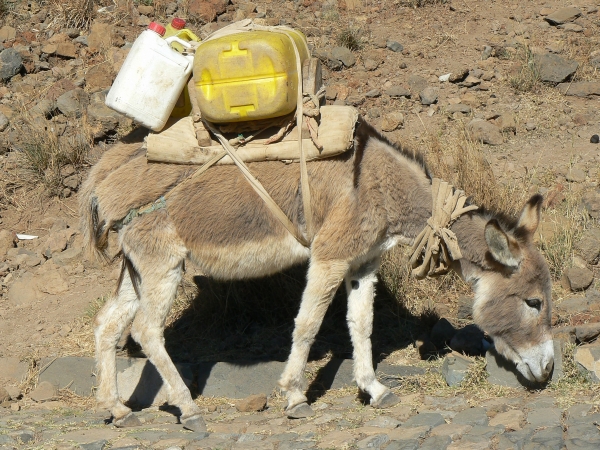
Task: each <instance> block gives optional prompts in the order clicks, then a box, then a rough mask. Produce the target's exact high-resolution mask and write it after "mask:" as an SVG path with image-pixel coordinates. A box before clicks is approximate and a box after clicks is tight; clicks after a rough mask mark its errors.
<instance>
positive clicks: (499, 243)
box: [473, 195, 554, 382]
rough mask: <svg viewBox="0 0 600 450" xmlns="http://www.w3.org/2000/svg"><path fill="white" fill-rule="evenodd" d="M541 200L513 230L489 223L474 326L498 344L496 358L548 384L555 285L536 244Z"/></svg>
mask: <svg viewBox="0 0 600 450" xmlns="http://www.w3.org/2000/svg"><path fill="white" fill-rule="evenodd" d="M542 200H543V199H542V197H541V196H540V195H536V196H533V197H532V198H531V199H530V200H529V201H528V202H527V204H526V205H525V207H524V208H523V211H522V212H521V215H520V218H519V220H518V222H517V224H516V226H515V227H514V228H512V229H510V230H506V229H504V228H503V227H502V226H501V225H500V223H499V222H498V221H497V220H496V219H491V220H488V221H487V222H486V223H485V225H484V232H483V234H484V236H483V237H484V240H485V244H484V245H486V246H487V250H486V251H485V256H484V259H485V261H482V263H483V264H482V267H480V268H478V269H477V270H476V273H475V274H473V275H474V281H475V283H474V287H475V304H474V307H473V318H474V319H475V322H476V323H477V324H478V325H479V326H481V328H482V329H483V330H484V331H486V332H487V333H488V334H489V335H490V336H491V337H492V338H493V339H494V345H495V347H496V350H497V351H498V353H500V354H501V355H503V356H504V357H505V358H507V359H508V360H510V361H513V362H514V363H515V364H516V366H517V369H518V370H519V372H521V373H522V374H523V376H524V377H525V378H527V379H528V380H529V381H534V382H543V381H546V380H547V379H548V377H549V376H550V373H551V371H552V368H553V366H554V347H553V344H552V333H551V331H550V325H551V290H552V282H551V279H550V271H549V270H548V265H547V264H546V261H545V260H544V258H543V257H542V255H541V254H540V252H539V251H538V250H537V248H536V247H535V245H534V244H533V234H534V233H535V230H536V229H537V227H538V224H539V221H540V210H541V205H542ZM482 241H483V240H480V242H481V243H482V244H483V242H482Z"/></svg>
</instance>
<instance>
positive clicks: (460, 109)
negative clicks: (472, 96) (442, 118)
mask: <svg viewBox="0 0 600 450" xmlns="http://www.w3.org/2000/svg"><path fill="white" fill-rule="evenodd" d="M471 111H472V110H471V107H470V106H469V105H463V104H462V103H455V104H454V105H448V106H447V107H446V112H447V113H448V114H454V113H462V114H471Z"/></svg>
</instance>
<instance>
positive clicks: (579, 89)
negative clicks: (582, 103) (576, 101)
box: [557, 81, 600, 97]
mask: <svg viewBox="0 0 600 450" xmlns="http://www.w3.org/2000/svg"><path fill="white" fill-rule="evenodd" d="M557 88H558V91H559V92H560V93H561V94H563V95H572V96H575V97H591V96H597V95H600V82H599V81H576V82H574V83H561V84H559V85H558V86H557Z"/></svg>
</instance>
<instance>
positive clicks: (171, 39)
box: [165, 36, 192, 49]
mask: <svg viewBox="0 0 600 450" xmlns="http://www.w3.org/2000/svg"><path fill="white" fill-rule="evenodd" d="M165 42H166V43H167V44H169V46H171V43H172V42H177V43H179V44H181V45H183V46H184V47H185V48H188V49H189V48H192V45H191V44H190V43H189V42H188V41H184V40H183V39H180V38H178V37H177V36H171V37H168V38H166V39H165Z"/></svg>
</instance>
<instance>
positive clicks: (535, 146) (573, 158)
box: [0, 0, 600, 358]
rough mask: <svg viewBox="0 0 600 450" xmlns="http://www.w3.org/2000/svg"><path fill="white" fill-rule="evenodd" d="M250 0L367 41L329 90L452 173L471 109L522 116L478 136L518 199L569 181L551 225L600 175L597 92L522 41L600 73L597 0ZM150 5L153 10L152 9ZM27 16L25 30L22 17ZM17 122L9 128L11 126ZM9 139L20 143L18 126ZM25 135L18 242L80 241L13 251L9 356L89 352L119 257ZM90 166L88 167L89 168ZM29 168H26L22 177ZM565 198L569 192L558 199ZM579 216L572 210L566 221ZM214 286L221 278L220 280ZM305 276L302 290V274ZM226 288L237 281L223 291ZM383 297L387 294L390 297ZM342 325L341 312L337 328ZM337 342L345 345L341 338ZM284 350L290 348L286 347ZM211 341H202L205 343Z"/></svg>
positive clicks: (310, 32)
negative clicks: (402, 93) (561, 83)
mask: <svg viewBox="0 0 600 450" xmlns="http://www.w3.org/2000/svg"><path fill="white" fill-rule="evenodd" d="M150 3H152V2H150ZM421 3H422V4H423V5H422V6H421V5H420V4H421ZM245 4H246V3H244V2H241V1H234V2H233V4H230V5H229V9H228V12H227V13H226V14H229V15H230V16H235V12H236V11H237V10H239V9H241V7H242V5H245ZM418 4H419V6H418ZM18 5H20V4H17V8H18V7H19V6H18ZM253 5H254V6H255V9H254V11H256V12H254V13H251V15H250V16H251V17H252V14H254V16H256V15H257V14H258V13H259V12H260V11H265V17H266V19H272V20H273V21H279V22H281V23H283V22H285V23H288V24H290V25H292V26H295V27H297V28H299V29H301V30H302V31H304V32H305V33H306V35H307V36H308V39H309V43H310V44H311V45H312V46H313V47H314V49H315V51H316V52H318V53H319V54H324V52H327V51H328V50H331V49H332V48H333V47H337V46H338V45H339V43H340V40H341V39H342V38H341V37H340V36H341V35H342V34H343V33H346V35H350V36H351V37H352V39H353V40H355V41H356V47H357V48H355V49H354V50H353V51H352V54H353V55H354V57H355V59H356V62H355V63H354V64H353V65H352V66H351V67H342V68H341V69H340V70H333V69H331V68H328V62H327V60H326V58H325V59H324V67H325V69H324V82H325V85H326V86H327V87H328V91H327V97H328V100H327V102H328V103H333V102H336V101H337V102H342V101H343V102H345V103H346V104H353V105H355V106H356V107H357V108H358V109H359V110H360V112H361V114H362V115H363V116H364V117H366V118H367V120H369V121H370V122H372V123H373V124H374V125H375V126H376V127H377V128H380V129H381V128H384V129H387V130H390V128H396V129H392V130H391V131H386V132H385V133H384V134H385V135H386V136H387V137H388V138H390V139H391V140H393V141H397V142H401V143H405V144H408V145H410V146H412V147H413V148H416V149H418V150H420V151H423V152H430V151H431V149H432V148H433V147H436V148H438V149H441V154H442V155H443V157H444V158H443V160H444V162H445V163H446V164H447V167H446V168H448V167H449V173H454V171H455V170H456V167H455V165H456V162H457V161H456V153H453V152H455V151H456V149H457V148H458V149H460V144H461V142H463V141H461V139H462V138H461V136H462V132H463V131H462V130H464V128H465V126H466V124H467V123H468V122H470V121H471V120H472V119H473V118H482V119H484V120H487V121H488V123H495V124H496V125H498V122H497V119H498V118H499V117H500V116H502V115H504V117H508V116H510V117H512V119H513V120H514V123H513V126H512V128H511V127H505V129H504V132H502V136H503V140H504V142H503V143H501V144H500V145H493V146H492V145H482V146H481V149H482V151H483V153H484V155H485V157H486V159H487V161H488V162H489V164H490V166H491V168H492V169H493V173H494V175H495V177H496V181H497V182H498V184H499V185H502V186H505V185H511V186H514V190H513V191H512V192H513V195H514V198H513V199H509V201H508V203H509V204H510V203H515V204H516V203H520V202H522V200H523V199H524V198H525V197H526V196H527V195H528V194H530V193H535V192H542V193H545V194H546V195H554V196H555V197H556V195H557V193H558V194H560V196H559V200H557V204H556V205H553V207H551V208H549V209H547V210H546V211H545V213H544V221H545V223H546V224H547V229H556V228H557V224H559V225H560V224H561V223H562V222H564V220H565V217H566V216H568V214H566V213H565V211H572V210H570V209H568V208H566V207H564V202H567V201H568V200H569V199H570V198H571V197H573V198H577V199H580V198H581V196H582V195H583V194H584V193H585V192H588V191H595V190H597V189H598V182H599V179H598V176H599V173H600V169H599V167H600V145H599V144H594V143H591V142H590V139H591V137H592V135H594V134H600V114H599V113H598V111H599V108H598V107H599V101H600V97H599V96H592V97H589V98H588V97H586V98H580V97H574V96H565V95H562V94H561V93H560V92H559V90H558V88H557V87H556V86H555V84H556V83H542V82H540V81H537V80H536V81H535V82H534V83H532V85H531V86H529V85H528V84H527V83H528V81H527V79H526V69H527V64H528V62H529V60H528V59H527V58H528V56H527V55H528V53H527V52H526V51H524V50H523V49H529V50H532V51H534V52H547V51H549V50H550V51H552V52H553V53H555V54H558V55H560V56H562V57H564V58H567V59H573V60H576V61H577V62H578V63H579V68H578V69H577V72H575V74H574V75H573V76H572V78H571V79H570V80H571V81H596V82H598V81H600V72H599V69H598V68H596V67H593V66H592V64H591V62H590V55H591V54H592V52H593V51H594V50H598V49H600V13H599V12H598V2H597V1H594V0H590V1H588V2H587V3H584V4H582V5H580V6H579V9H580V10H581V12H582V14H581V16H580V17H579V18H577V19H575V20H574V22H573V23H574V24H578V25H580V26H581V29H582V31H570V30H569V29H564V28H563V29H561V28H558V27H556V26H551V25H549V24H548V23H547V22H546V21H545V20H544V17H545V15H546V14H547V13H548V12H551V11H556V10H558V9H560V8H562V7H564V6H569V4H568V3H567V2H561V1H544V2H542V1H531V2H514V1H510V2H496V1H491V2H490V1H475V0H473V1H456V0H454V1H451V2H433V1H432V2H427V1H424V2H417V1H398V0H396V1H385V0H384V1H381V2H372V1H370V0H364V1H362V2H361V1H348V0H347V1H346V2H345V3H344V2H342V1H340V2H338V3H336V2H335V1H328V2H313V1H311V0H305V1H304V2H302V1H300V2H289V1H286V2H284V1H278V0H272V1H264V0H257V1H255V2H253ZM42 6H44V2H42ZM23 7H24V6H23ZM246 10H247V8H246ZM18 12H19V11H18V9H17V10H15V13H14V14H9V15H8V17H9V19H4V20H5V23H9V22H10V23H12V24H13V26H15V24H18V23H19V22H18V20H17V19H18V15H17V14H18ZM25 12H26V11H25ZM542 13H544V16H543V15H541V14H542ZM147 15H148V17H149V18H151V19H154V18H155V17H154V16H153V14H152V13H147ZM99 19H101V20H108V19H109V17H108V18H107V16H101V17H99ZM158 19H161V18H160V17H158ZM219 20H220V19H219ZM163 21H164V19H163ZM219 23H224V22H219ZM118 25H119V26H120V27H122V28H121V29H122V31H123V34H124V35H125V40H129V41H131V40H132V39H133V38H135V36H136V34H137V33H139V32H140V31H141V30H143V27H140V26H133V25H129V24H126V23H125V24H118ZM22 26H24V25H22ZM53 26H54V27H55V28H56V29H57V31H58V30H59V29H60V26H58V24H56V23H55V24H53ZM115 26H117V24H115ZM190 27H191V28H192V29H194V30H195V31H197V32H198V34H199V35H201V36H202V35H203V33H204V32H205V31H206V30H207V29H208V28H207V25H203V24H201V23H198V24H196V25H193V24H192V25H190ZM17 29H18V30H20V29H19V26H17ZM85 34H86V31H82V35H85ZM342 40H343V39H342ZM38 41H40V42H42V43H43V39H40V38H38ZM346 41H347V40H346ZM390 41H396V42H398V43H400V44H401V45H402V46H403V48H404V49H403V51H400V52H395V51H392V50H390V49H389V48H388V47H386V45H387V44H388V43H389V42H390ZM5 46H6V45H5ZM486 46H490V47H492V48H493V49H494V51H495V55H496V56H492V57H490V58H488V59H485V60H484V59H482V52H484V50H485V48H486ZM94 57H97V56H95V55H94V54H91V53H90V52H89V51H88V52H87V54H86V55H84V56H83V57H81V58H82V59H83V60H84V61H86V63H87V59H86V58H88V59H89V58H94ZM60 64H62V62H61V61H58V62H57V63H56V65H57V66H60ZM523 64H525V68H523ZM465 69H468V70H470V71H472V72H473V71H476V70H479V71H480V72H481V71H482V72H484V74H483V75H480V83H479V84H478V85H476V86H474V87H467V86H466V85H464V84H461V83H450V82H441V81H439V77H440V76H442V75H444V74H447V73H456V72H458V71H461V70H465ZM415 75H418V76H420V77H421V79H424V80H426V83H427V84H428V85H429V86H431V87H433V88H434V89H435V90H436V92H437V94H438V100H437V102H436V103H434V104H432V105H424V104H422V102H421V101H420V99H419V95H417V93H416V91H415V89H416V88H415V87H414V83H415V79H414V78H411V76H413V77H414V76H415ZM28 76H29V75H17V77H15V78H19V77H22V78H23V79H25V78H26V77H28ZM15 83H16V81H15V79H13V80H11V81H10V83H7V87H8V88H9V90H10V89H12V86H13V85H14V84H15ZM397 86H402V87H405V88H407V89H409V90H410V91H411V93H412V95H411V97H410V98H406V97H400V98H396V97H394V96H391V95H389V94H388V93H387V92H389V89H390V88H393V87H397ZM478 86H479V87H478ZM88 90H89V91H90V92H92V91H93V89H91V90H90V89H88ZM16 97H17V95H16V94H15V96H13V97H12V100H11V97H10V96H8V97H7V95H4V97H3V100H2V103H3V104H4V105H10V104H11V102H12V101H14V99H15V98H16ZM453 104H462V105H468V106H469V107H470V112H469V113H467V114H462V113H460V112H458V113H457V112H455V113H448V112H446V109H447V108H448V107H449V106H451V105H453ZM398 112H401V113H402V118H401V120H400V122H401V124H399V125H397V127H394V126H393V125H392V126H390V121H393V120H394V117H396V119H397V117H398V116H397V115H396V116H393V114H394V113H398ZM9 131H10V128H9V130H8V131H7V134H8V132H9ZM113 138H114V137H113ZM7 139H9V144H10V136H8V137H7ZM104 141H106V140H104ZM104 141H102V140H100V141H98V142H97V147H96V148H95V150H94V152H92V153H93V155H94V156H97V155H99V154H101V153H102V151H103V148H104V147H103V145H105V144H106V142H104ZM109 143H110V142H109ZM17 149H18V146H17V145H13V146H10V145H9V148H8V150H10V151H7V152H6V153H5V154H4V155H3V156H2V159H1V162H2V165H1V167H2V170H1V171H0V177H2V178H3V183H2V186H3V187H4V190H5V192H4V194H3V202H2V209H1V210H0V216H1V219H0V220H1V222H0V228H2V229H3V230H8V231H10V232H11V233H23V234H28V235H34V236H37V238H35V239H32V240H19V241H18V244H17V248H18V249H26V250H29V251H30V252H29V253H26V256H28V257H29V256H31V257H32V258H34V257H35V255H38V256H40V255H41V257H43V256H44V252H45V251H46V249H47V248H48V246H49V245H50V244H49V241H50V240H52V239H57V236H62V238H64V236H65V235H68V234H70V233H62V234H61V232H64V231H65V230H72V231H74V233H73V234H72V235H70V236H68V238H67V239H66V247H65V248H66V250H65V249H64V248H63V249H62V251H59V252H58V253H55V254H59V253H64V251H68V250H69V249H74V250H73V252H72V253H73V255H75V256H73V257H72V258H71V257H69V258H67V257H64V258H62V259H61V258H58V259H57V258H54V257H53V258H50V259H48V260H47V261H46V258H45V257H43V258H41V259H40V262H43V264H34V263H35V261H34V260H27V261H25V260H24V258H21V259H19V260H18V261H17V258H18V257H19V255H18V254H16V253H15V252H14V251H13V253H10V254H9V255H7V256H6V257H5V264H4V266H3V269H2V270H3V272H2V276H3V282H2V295H1V297H0V356H4V357H7V356H18V357H22V358H31V357H33V358H41V357H46V356H61V355H65V354H77V355H92V354H93V342H92V336H91V317H92V316H93V314H94V312H95V311H96V310H97V307H98V305H99V304H101V303H102V299H103V298H106V297H107V296H109V295H110V294H111V292H112V290H113V289H114V287H115V283H116V279H117V277H118V273H119V266H118V262H115V263H112V264H109V265H102V264H99V263H96V262H93V261H89V260H87V259H85V257H84V256H83V254H82V253H81V236H80V234H79V233H78V231H77V230H78V228H79V225H78V220H79V219H78V212H77V211H78V205H77V194H76V192H75V191H76V189H75V190H74V192H72V195H70V196H68V197H66V198H65V197H64V196H50V195H48V194H47V192H46V190H45V189H44V187H43V186H41V185H40V183H39V182H36V181H35V178H32V176H31V175H30V174H29V175H28V174H27V170H26V167H24V166H23V165H22V164H20V163H17V162H15V161H16V157H15V156H14V154H15V153H18V151H17ZM93 160H94V157H90V158H89V159H88V161H91V162H93ZM88 167H89V164H88ZM574 169H580V170H582V171H583V174H584V175H583V177H582V178H580V179H573V177H572V176H571V174H572V173H573V170H574ZM86 170H87V169H84V170H83V172H82V174H81V176H82V177H84V176H85V171H86ZM27 177H28V178H27ZM25 179H27V180H29V181H28V182H27V183H24V182H23V180H25ZM568 179H569V180H571V181H568ZM11 183H13V185H11ZM11 186H13V187H12V188H11ZM553 198H554V197H553ZM563 199H565V200H564V202H561V200H563ZM561 203H563V205H562V207H561ZM511 206H513V205H511ZM576 209H577V208H575V210H576ZM567 218H568V217H567ZM572 223H573V222H568V223H567V225H566V226H571V225H570V224H572ZM594 224H595V222H594V221H593V220H588V221H587V222H586V226H594ZM21 254H24V253H21ZM570 256H572V252H571V254H570ZM16 261H17V262H16ZM570 265H572V263H571V262H570V261H568V262H567V263H566V264H565V267H569V266H570ZM591 269H592V270H593V271H594V273H595V275H596V281H595V285H593V286H592V287H594V286H595V287H596V288H598V284H599V282H598V273H599V270H598V266H597V265H596V266H595V267H592V268H591ZM192 275H193V267H188V278H189V281H188V283H187V284H186V286H187V289H188V291H190V290H191V291H192V294H190V292H188V291H186V290H185V289H182V298H184V299H185V298H189V296H190V295H192V297H193V292H194V288H193V285H192V283H191V280H192V278H191V277H192ZM555 278H556V281H555V298H554V300H555V302H557V303H560V301H561V300H562V299H563V298H565V297H567V296H569V295H571V294H570V293H569V292H566V291H564V290H563V288H562V287H561V285H560V276H558V275H557V276H556V277H555ZM300 279H301V277H300ZM18 282H20V283H21V284H19V285H18V286H19V292H16V290H15V283H18ZM273 283H274V284H273V286H279V285H281V280H279V281H275V282H273ZM292 284H293V283H292ZM446 284H450V285H452V286H454V287H453V288H452V289H450V290H444V289H442V290H438V289H437V286H443V285H444V282H440V284H439V285H436V284H432V288H431V289H430V291H428V292H433V293H432V294H431V296H430V297H428V298H421V299H420V300H421V301H422V305H425V304H427V305H430V304H431V303H432V302H433V303H434V304H435V303H437V304H438V305H443V306H438V312H441V315H444V316H445V317H448V318H452V317H455V314H456V310H457V308H458V303H457V297H458V296H459V294H464V293H466V294H467V295H468V289H466V288H465V287H464V286H462V287H460V285H459V288H456V287H455V286H456V282H448V283H446ZM190 286H192V287H190ZM208 286H209V287H210V288H211V289H216V288H215V285H208ZM254 286H255V285H244V286H241V287H240V286H238V287H237V289H251V288H253V287H254ZM217 287H218V289H221V292H224V291H225V290H226V287H223V286H217ZM295 289H296V291H298V287H297V286H296V288H295ZM11 290H12V291H11ZM424 291H426V290H424ZM186 295H187V297H186ZM278 295H281V293H279V294H278ZM226 299H227V294H225V302H226ZM296 300H297V298H296ZM417 300H418V299H417ZM221 301H223V300H221ZM293 305H294V303H293V302H292V303H291V306H289V307H288V306H286V307H287V308H288V309H289V311H287V312H286V314H287V315H286V316H285V317H287V318H288V319H289V320H290V322H289V325H285V326H281V327H279V328H278V329H277V332H273V333H271V334H270V337H271V338H272V342H271V341H270V342H271V343H270V344H268V345H266V350H268V351H271V350H273V349H277V348H281V346H282V345H283V346H285V345H286V343H288V342H289V338H287V337H286V338H284V339H283V340H281V339H279V340H278V337H277V336H278V334H279V332H281V331H284V332H286V333H288V332H289V331H290V330H291V325H292V322H291V320H292V318H293V313H294V306H293ZM386 305H387V303H386V304H385V305H384V306H383V308H387V306H386ZM422 305H421V306H415V304H414V303H411V305H410V306H409V307H408V309H409V310H410V311H412V312H413V313H414V312H415V311H417V312H418V311H419V308H421V309H422V307H423V306H422ZM334 306H335V305H334ZM176 308H180V305H176ZM336 308H337V309H336ZM336 308H334V312H333V313H332V314H330V315H331V316H332V318H331V320H333V321H334V322H332V323H333V324H337V323H339V319H340V317H341V319H342V320H343V305H342V306H339V307H336ZM178 311H179V312H180V310H178ZM340 311H342V312H340ZM245 314H247V312H246V313H245ZM228 317H229V316H228ZM228 320H232V321H233V319H228ZM336 320H338V322H335V321H336ZM586 321H589V322H597V321H600V317H596V316H595V315H594V314H591V315H589V317H587V318H586ZM184 322H185V321H184ZM193 323H195V322H193ZM252 323H253V321H252V319H251V318H250V319H248V318H247V317H245V318H244V319H243V320H242V319H240V321H239V323H236V324H228V326H231V327H232V328H231V329H233V330H235V333H234V334H235V336H236V339H237V340H236V339H233V338H232V341H230V342H228V344H230V345H231V346H233V347H235V348H238V349H243V348H244V345H250V346H251V347H252V346H254V347H252V348H253V349H255V350H252V352H251V353H252V354H260V352H261V347H260V346H259V347H256V342H255V341H253V338H252V334H251V333H250V332H249V331H248V326H252ZM179 324H180V325H181V327H182V328H180V329H178V328H173V327H171V331H168V333H169V332H171V333H173V334H177V333H180V331H178V330H181V329H183V330H186V329H187V328H186V326H188V327H189V325H186V324H185V323H183V324H182V322H181V321H180V322H179ZM334 326H335V325H331V327H332V328H333V327H334ZM236 327H237V328H236ZM168 336H169V335H168ZM168 336H167V341H168V340H169V338H168ZM413 337H414V336H413ZM238 338H239V339H238ZM178 342H179V341H178ZM188 345H191V344H190V343H188ZM332 345H334V346H335V343H334V344H332ZM263 347H265V346H263ZM330 347H331V345H330ZM335 348H338V347H335ZM339 348H340V349H342V350H341V351H342V352H343V351H345V350H343V349H347V348H348V347H347V345H346V344H339ZM263 350H264V348H263ZM273 351H274V350H273ZM279 353H281V355H283V357H285V351H283V352H279ZM207 355H208V353H206V354H204V357H208V356H207ZM281 355H280V356H281Z"/></svg>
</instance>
